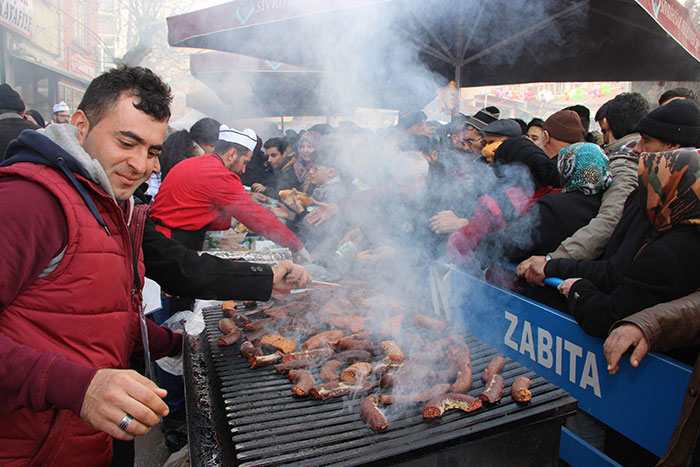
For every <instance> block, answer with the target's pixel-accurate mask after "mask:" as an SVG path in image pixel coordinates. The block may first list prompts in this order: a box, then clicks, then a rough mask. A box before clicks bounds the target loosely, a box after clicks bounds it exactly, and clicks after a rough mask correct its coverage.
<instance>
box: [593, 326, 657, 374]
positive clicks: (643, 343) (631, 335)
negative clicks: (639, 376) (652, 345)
mask: <svg viewBox="0 0 700 467" xmlns="http://www.w3.org/2000/svg"><path fill="white" fill-rule="evenodd" d="M631 347H634V350H633V351H632V355H631V356H630V365H632V366H633V367H634V368H637V367H638V366H639V363H640V362H641V361H642V358H644V356H645V355H646V354H647V353H648V352H649V341H648V340H647V338H646V336H645V335H644V333H643V332H642V330H641V329H640V328H639V326H637V325H636V324H632V323H626V324H623V325H621V326H620V327H617V328H615V329H614V330H613V332H611V333H610V335H609V336H608V338H607V339H605V343H604V344H603V353H604V354H605V359H606V360H607V361H608V371H609V372H610V374H611V375H614V374H615V373H617V370H619V369H620V368H619V367H618V363H619V361H620V357H622V355H623V354H624V353H625V352H626V351H627V349H629V348H631Z"/></svg>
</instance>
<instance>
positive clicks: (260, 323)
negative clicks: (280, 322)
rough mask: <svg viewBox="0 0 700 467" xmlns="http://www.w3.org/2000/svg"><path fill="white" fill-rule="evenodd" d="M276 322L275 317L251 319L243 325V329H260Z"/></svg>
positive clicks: (253, 330) (251, 330) (252, 330)
mask: <svg viewBox="0 0 700 467" xmlns="http://www.w3.org/2000/svg"><path fill="white" fill-rule="evenodd" d="M276 323H277V320H276V319H275V318H265V319H258V320H255V321H251V322H250V323H248V324H246V325H245V326H243V330H244V331H247V332H255V331H260V330H261V329H267V328H269V327H272V326H274V325H275V324H276Z"/></svg>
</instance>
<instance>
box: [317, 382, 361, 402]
mask: <svg viewBox="0 0 700 467" xmlns="http://www.w3.org/2000/svg"><path fill="white" fill-rule="evenodd" d="M373 388H374V386H373V385H372V383H370V382H369V381H367V380H363V381H360V382H358V383H357V384H348V383H344V382H342V381H334V382H332V383H326V384H322V385H320V386H314V387H313V388H311V390H310V391H309V392H310V394H311V395H312V396H314V397H315V398H316V399H321V400H326V399H329V398H331V397H340V396H345V395H348V394H350V393H352V392H368V391H371V390H372V389H373Z"/></svg>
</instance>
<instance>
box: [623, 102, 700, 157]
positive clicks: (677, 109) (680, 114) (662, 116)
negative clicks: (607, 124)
mask: <svg viewBox="0 0 700 467" xmlns="http://www.w3.org/2000/svg"><path fill="white" fill-rule="evenodd" d="M634 131H635V132H637V133H644V134H645V135H648V136H651V137H652V138H656V139H660V140H661V141H663V142H666V143H671V144H680V145H681V146H682V147H695V148H697V147H700V107H698V106H697V104H695V103H694V102H693V101H692V100H690V99H676V100H673V101H671V102H669V103H668V104H666V105H662V106H661V107H658V108H656V109H654V110H652V111H651V112H649V113H648V114H647V116H646V117H644V118H642V119H641V120H640V121H639V123H637V127H636V128H635V129H634Z"/></svg>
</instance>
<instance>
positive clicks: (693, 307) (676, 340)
mask: <svg viewBox="0 0 700 467" xmlns="http://www.w3.org/2000/svg"><path fill="white" fill-rule="evenodd" d="M623 323H633V324H636V325H637V326H639V327H640V329H641V330H642V332H643V333H644V335H645V336H646V338H647V339H648V340H649V344H650V347H651V350H670V349H673V348H680V347H689V346H692V345H697V344H699V343H700V292H695V293H693V294H691V295H688V296H686V297H683V298H679V299H678V300H674V301H672V302H668V303H661V304H659V305H656V306H653V307H651V308H647V309H646V310H643V311H640V312H639V313H635V314H633V315H631V316H628V317H627V318H625V319H624V320H621V321H618V322H617V323H615V324H614V325H613V327H615V326H618V325H619V324H623ZM699 390H700V357H699V358H698V360H697V361H696V362H695V367H694V368H693V373H692V375H691V376H690V382H689V383H688V391H687V392H686V395H685V399H684V400H683V407H682V409H681V415H680V417H679V418H678V424H677V425H676V428H675V429H674V430H673V435H672V436H671V441H670V442H669V443H668V447H667V448H666V452H665V453H664V455H663V457H662V458H661V460H659V463H658V464H657V465H659V466H664V467H666V466H668V467H671V466H673V467H675V466H682V465H686V463H687V461H688V459H689V457H690V455H691V452H692V449H693V445H694V443H695V440H696V438H697V437H698V429H699V428H700V404H698V403H697V401H698V391H699Z"/></svg>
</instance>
